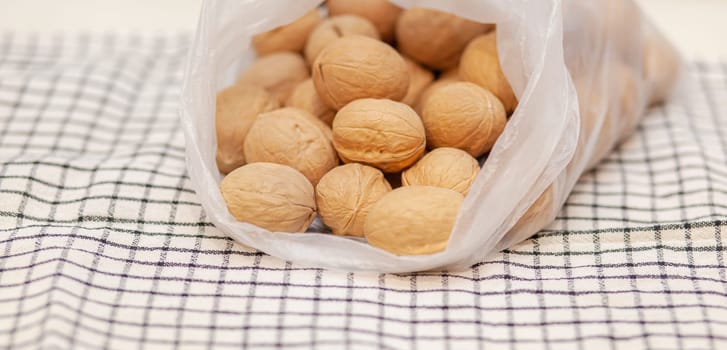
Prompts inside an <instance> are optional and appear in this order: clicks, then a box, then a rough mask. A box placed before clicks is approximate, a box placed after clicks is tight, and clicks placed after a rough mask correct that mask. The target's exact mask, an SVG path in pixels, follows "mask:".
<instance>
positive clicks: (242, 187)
mask: <svg viewBox="0 0 727 350" xmlns="http://www.w3.org/2000/svg"><path fill="white" fill-rule="evenodd" d="M220 191H221V192H222V198H224V200H225V203H226V204H227V209H228V210H229V211H230V214H232V216H234V217H235V219H237V220H239V221H243V222H248V223H251V224H253V225H257V226H260V227H262V228H264V229H266V230H269V231H273V232H305V230H307V229H308V226H310V224H311V222H313V219H314V218H315V216H316V202H315V195H314V193H313V186H312V185H311V183H310V182H309V181H308V180H307V179H306V178H305V176H303V174H301V173H300V172H299V171H297V170H295V169H293V168H291V167H288V166H285V165H280V164H273V163H251V164H247V165H245V166H242V167H240V168H237V169H236V170H235V171H233V172H231V173H230V174H228V175H227V176H225V178H224V179H222V182H221V183H220Z"/></svg>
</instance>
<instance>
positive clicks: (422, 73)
mask: <svg viewBox="0 0 727 350" xmlns="http://www.w3.org/2000/svg"><path fill="white" fill-rule="evenodd" d="M404 61H405V62H406V65H407V67H408V68H409V89H408V90H407V92H406V96H404V98H403V99H402V100H401V102H403V103H406V104H408V105H409V106H411V107H412V108H413V107H414V106H416V105H417V103H418V102H419V96H421V94H422V92H424V90H426V88H427V87H428V86H429V85H430V84H431V83H432V81H434V73H432V72H431V71H430V70H428V69H426V68H424V67H422V66H420V65H419V64H418V63H416V62H414V61H412V60H411V59H409V58H407V57H404Z"/></svg>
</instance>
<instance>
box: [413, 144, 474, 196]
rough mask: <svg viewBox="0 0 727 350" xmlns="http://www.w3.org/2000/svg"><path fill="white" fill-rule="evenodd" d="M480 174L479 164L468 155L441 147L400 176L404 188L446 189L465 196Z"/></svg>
mask: <svg viewBox="0 0 727 350" xmlns="http://www.w3.org/2000/svg"><path fill="white" fill-rule="evenodd" d="M479 172H480V164H479V163H478V162H477V159H475V158H473V157H472V156H471V155H469V153H467V152H465V151H462V150H460V149H457V148H450V147H442V148H437V149H435V150H433V151H431V152H429V153H427V154H426V155H425V156H424V157H423V158H422V159H420V160H419V161H418V162H417V163H416V164H414V166H412V167H411V168H409V169H407V170H405V171H404V172H403V173H402V174H401V183H402V184H403V185H404V186H411V185H423V186H434V187H442V188H448V189H450V190H453V191H457V192H459V193H461V194H462V195H463V196H466V195H467V192H469V190H470V187H471V186H472V183H473V182H474V181H475V179H476V178H477V174H478V173H479Z"/></svg>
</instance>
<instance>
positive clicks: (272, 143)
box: [244, 108, 338, 185]
mask: <svg viewBox="0 0 727 350" xmlns="http://www.w3.org/2000/svg"><path fill="white" fill-rule="evenodd" d="M244 152H245V159H247V162H248V163H253V162H270V163H278V164H283V165H287V166H290V167H292V168H295V169H296V170H298V171H300V172H301V173H303V175H305V177H306V178H308V180H310V182H311V183H313V185H315V184H317V183H318V180H320V178H321V177H323V175H324V174H325V173H327V172H328V171H329V170H331V169H333V168H334V167H335V166H336V165H338V157H337V156H336V151H335V150H334V149H333V146H332V145H331V130H330V128H328V126H327V125H325V124H324V123H323V122H322V121H320V120H319V119H318V118H316V117H315V116H313V115H312V114H310V113H308V112H306V111H304V110H302V109H297V108H282V109H278V110H275V111H272V112H268V113H263V114H260V115H259V116H258V117H257V120H255V123H254V124H253V125H252V127H251V128H250V132H248V134H247V137H246V138H245V145H244Z"/></svg>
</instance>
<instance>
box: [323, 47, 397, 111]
mask: <svg viewBox="0 0 727 350" xmlns="http://www.w3.org/2000/svg"><path fill="white" fill-rule="evenodd" d="M313 83H314V84H315V87H316V91H318V95H319V96H320V97H321V99H322V100H323V101H324V102H325V103H326V104H327V105H329V106H331V107H332V108H334V109H336V110H338V109H341V108H342V107H343V106H345V105H346V104H348V103H349V102H351V101H353V100H357V99H361V98H388V99H391V100H395V101H400V100H401V99H402V98H404V96H406V92H407V90H408V89H409V70H408V69H407V66H406V63H405V62H404V59H402V58H401V56H400V55H399V53H397V52H396V50H394V49H393V48H392V47H391V46H389V45H387V44H385V43H383V42H381V41H379V40H376V39H371V38H369V37H365V36H361V35H352V36H344V37H341V38H339V39H336V40H335V41H333V42H332V43H330V44H329V45H328V46H327V47H326V48H325V49H324V50H323V51H322V52H321V53H320V55H318V58H316V60H315V62H314V63H313Z"/></svg>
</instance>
